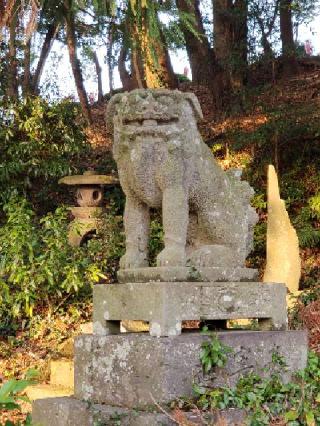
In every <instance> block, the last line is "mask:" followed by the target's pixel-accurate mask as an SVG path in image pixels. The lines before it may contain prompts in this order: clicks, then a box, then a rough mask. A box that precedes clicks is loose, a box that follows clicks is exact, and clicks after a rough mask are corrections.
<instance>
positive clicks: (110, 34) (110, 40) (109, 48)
mask: <svg viewBox="0 0 320 426" xmlns="http://www.w3.org/2000/svg"><path fill="white" fill-rule="evenodd" d="M113 31H114V20H113V18H111V20H110V23H109V29H108V41H107V65H108V80H109V92H110V96H112V93H113V67H114V65H113V59H112V48H113Z"/></svg>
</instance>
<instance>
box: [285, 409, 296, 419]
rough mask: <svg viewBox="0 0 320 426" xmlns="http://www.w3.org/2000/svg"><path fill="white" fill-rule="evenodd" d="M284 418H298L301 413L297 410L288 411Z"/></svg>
mask: <svg viewBox="0 0 320 426" xmlns="http://www.w3.org/2000/svg"><path fill="white" fill-rule="evenodd" d="M284 418H285V420H286V421H287V422H289V421H291V420H297V419H298V418H299V413H298V412H297V411H296V410H291V411H287V412H286V414H285V415H284Z"/></svg>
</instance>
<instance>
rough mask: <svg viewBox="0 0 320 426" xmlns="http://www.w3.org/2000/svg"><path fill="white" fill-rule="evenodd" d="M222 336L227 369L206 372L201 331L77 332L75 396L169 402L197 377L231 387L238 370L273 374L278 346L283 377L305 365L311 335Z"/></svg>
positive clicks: (122, 402) (187, 392)
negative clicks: (172, 334) (157, 334)
mask: <svg viewBox="0 0 320 426" xmlns="http://www.w3.org/2000/svg"><path fill="white" fill-rule="evenodd" d="M218 336H219V338H220V339H221V340H222V342H223V343H224V344H226V345H228V346H230V347H231V348H233V352H232V354H230V355H229V358H228V362H227V365H226V367H225V368H224V369H220V370H219V369H218V370H215V371H214V372H213V373H212V374H210V375H206V376H205V377H203V374H202V368H201V365H200V360H199V354H200V350H201V344H202V342H204V341H205V340H206V339H207V338H208V337H206V336H203V335H200V334H199V333H184V334H182V335H181V336H178V337H176V338H174V339H170V338H160V339H155V338H153V337H151V336H149V335H146V334H143V335H142V334H126V335H116V336H104V337H103V336H94V335H91V336H90V335H88V336H79V337H77V339H76V341H75V396H76V398H78V399H84V400H89V401H91V402H92V403H103V404H109V405H116V406H123V407H129V408H138V407H147V406H149V405H150V404H151V405H152V404H153V401H154V399H155V400H156V401H157V402H158V403H167V402H169V401H171V400H173V399H175V398H177V397H181V396H191V395H192V383H193V382H194V380H199V381H201V382H204V383H205V384H206V385H208V386H219V385H226V384H229V385H231V386H233V385H234V384H235V383H236V381H237V379H238V378H239V377H240V375H243V374H246V373H248V372H250V371H256V372H258V373H259V374H270V372H271V371H272V367H271V366H270V363H271V358H272V353H273V352H275V351H276V352H278V353H279V354H280V355H282V356H284V358H285V360H286V362H287V365H288V369H287V370H285V369H283V376H284V379H285V380H288V379H289V377H290V375H291V373H292V372H293V371H297V370H299V369H302V368H304V367H305V365H306V360H307V335H306V333H305V332H303V331H285V332H281V331H277V332H258V331H257V332H254V331H227V332H221V333H218ZM266 367H269V368H266ZM153 398H154V399H153Z"/></svg>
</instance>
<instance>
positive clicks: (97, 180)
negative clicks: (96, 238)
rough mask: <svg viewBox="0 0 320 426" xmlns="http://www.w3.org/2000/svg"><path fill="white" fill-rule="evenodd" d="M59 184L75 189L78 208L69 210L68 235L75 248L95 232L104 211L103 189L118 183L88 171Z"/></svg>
mask: <svg viewBox="0 0 320 426" xmlns="http://www.w3.org/2000/svg"><path fill="white" fill-rule="evenodd" d="M59 183H60V184H62V183H63V184H65V185H72V186H76V187H77V190H76V202H77V204H78V207H71V208H70V211H71V213H72V215H73V217H74V219H73V221H72V222H71V223H70V226H69V234H68V240H69V243H70V245H72V246H74V247H77V246H80V245H81V244H83V242H84V241H86V239H87V238H88V237H89V235H90V234H92V233H94V232H95V231H96V230H97V227H98V224H99V216H100V215H101V213H102V212H103V211H104V207H103V202H104V197H103V187H104V186H113V185H117V184H118V183H119V181H118V179H117V178H116V177H114V176H112V175H98V174H96V173H95V172H94V171H93V170H88V171H86V172H84V173H83V175H75V176H66V177H64V178H62V179H60V180H59Z"/></svg>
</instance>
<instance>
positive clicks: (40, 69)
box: [31, 22, 60, 95]
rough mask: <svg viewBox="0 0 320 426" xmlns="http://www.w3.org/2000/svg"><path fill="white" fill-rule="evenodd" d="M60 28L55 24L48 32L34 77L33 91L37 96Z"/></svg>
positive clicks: (51, 25) (50, 26)
mask: <svg viewBox="0 0 320 426" xmlns="http://www.w3.org/2000/svg"><path fill="white" fill-rule="evenodd" d="M59 27H60V24H57V23H56V22H53V23H52V24H50V25H49V27H48V31H47V34H46V37H45V39H44V42H43V45H42V48H41V52H40V57H39V61H38V64H37V68H36V70H35V72H34V74H33V76H32V82H31V91H32V93H33V94H35V95H37V94H38V93H39V83H40V79H41V75H42V72H43V69H44V66H45V63H46V60H47V58H48V56H49V53H50V50H51V47H52V45H53V42H54V40H55V38H56V36H57V34H58V31H59Z"/></svg>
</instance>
